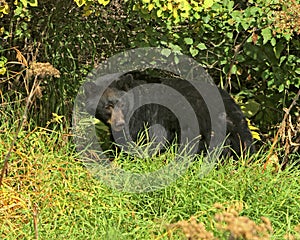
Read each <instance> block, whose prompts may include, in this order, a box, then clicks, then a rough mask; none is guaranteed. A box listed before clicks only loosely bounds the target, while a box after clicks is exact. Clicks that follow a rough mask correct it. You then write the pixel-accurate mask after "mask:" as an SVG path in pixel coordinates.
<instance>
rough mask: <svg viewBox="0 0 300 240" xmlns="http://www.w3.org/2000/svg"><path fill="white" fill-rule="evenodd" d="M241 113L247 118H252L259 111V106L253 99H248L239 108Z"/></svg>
mask: <svg viewBox="0 0 300 240" xmlns="http://www.w3.org/2000/svg"><path fill="white" fill-rule="evenodd" d="M241 109H242V110H243V113H244V114H245V116H246V117H247V118H250V117H253V116H254V115H255V114H257V112H258V111H259V109H260V104H259V103H258V102H256V101H255V100H254V99H249V100H248V101H247V102H246V103H245V104H243V105H242V106H241Z"/></svg>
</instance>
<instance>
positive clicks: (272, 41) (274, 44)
mask: <svg viewBox="0 0 300 240" xmlns="http://www.w3.org/2000/svg"><path fill="white" fill-rule="evenodd" d="M271 45H272V46H273V47H274V46H276V39H275V38H273V37H272V39H271Z"/></svg>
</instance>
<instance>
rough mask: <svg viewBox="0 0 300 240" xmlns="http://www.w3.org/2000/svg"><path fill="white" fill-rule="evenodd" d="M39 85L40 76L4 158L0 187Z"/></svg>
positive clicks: (34, 83) (33, 86) (35, 81)
mask: <svg viewBox="0 0 300 240" xmlns="http://www.w3.org/2000/svg"><path fill="white" fill-rule="evenodd" d="M38 85H39V81H38V77H37V76H36V77H35V79H34V82H33V85H32V88H31V91H30V93H29V95H28V98H27V101H26V106H25V109H24V112H23V115H22V120H21V122H20V123H19V126H18V129H17V131H16V133H15V136H14V138H13V140H12V142H11V144H10V148H9V150H8V152H7V154H6V156H5V158H4V163H3V167H2V170H1V175H0V187H1V186H2V183H3V178H4V175H5V172H6V170H7V167H8V160H9V159H10V155H11V152H12V150H13V148H14V146H15V143H16V141H17V138H18V136H19V133H20V131H21V129H22V127H23V125H24V122H25V121H26V119H27V112H28V109H29V105H30V102H31V99H32V97H33V96H34V93H35V91H36V89H37V87H38Z"/></svg>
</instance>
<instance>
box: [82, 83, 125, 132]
mask: <svg viewBox="0 0 300 240" xmlns="http://www.w3.org/2000/svg"><path fill="white" fill-rule="evenodd" d="M84 92H85V97H86V99H85V108H86V111H87V112H88V113H89V114H91V115H93V116H94V117H95V118H97V119H99V120H100V121H102V122H103V123H104V124H106V125H108V126H110V127H111V129H112V130H114V131H116V132H119V131H121V130H123V128H124V126H125V115H126V112H127V109H128V107H129V103H128V101H127V98H125V97H123V96H124V95H125V93H126V92H125V91H121V90H118V89H116V88H114V87H108V88H107V89H105V91H104V92H103V94H102V96H101V97H100V96H99V94H100V92H101V87H100V86H98V85H96V84H95V83H94V82H87V83H85V85H84ZM99 97H100V100H99Z"/></svg>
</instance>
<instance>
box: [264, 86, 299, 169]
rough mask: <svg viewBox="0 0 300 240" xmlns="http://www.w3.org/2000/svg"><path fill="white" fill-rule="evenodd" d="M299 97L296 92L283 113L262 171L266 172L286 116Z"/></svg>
mask: <svg viewBox="0 0 300 240" xmlns="http://www.w3.org/2000/svg"><path fill="white" fill-rule="evenodd" d="M299 96H300V90H298V93H297V94H296V96H295V97H294V99H293V102H292V103H291V105H290V106H289V108H288V109H287V110H286V111H285V114H284V116H283V119H282V121H281V124H280V127H279V129H278V131H277V133H276V136H275V138H274V140H273V144H272V146H271V149H270V152H269V154H268V156H267V161H266V162H265V164H264V170H263V171H265V170H266V168H267V165H268V164H269V162H270V157H271V155H272V154H273V151H274V148H275V145H276V144H277V142H278V138H279V134H280V133H281V132H282V131H283V128H284V126H285V122H286V119H287V118H288V116H289V115H290V111H291V110H292V108H293V107H294V106H295V105H296V102H297V101H298V99H299Z"/></svg>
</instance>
